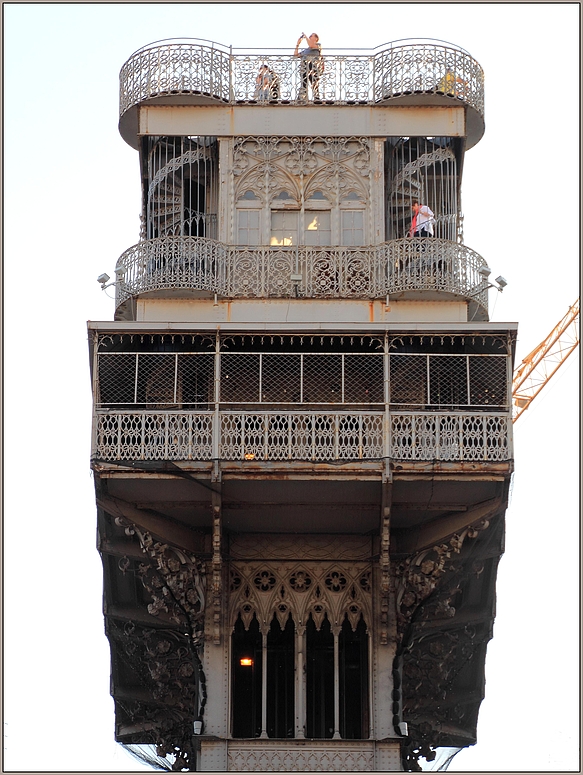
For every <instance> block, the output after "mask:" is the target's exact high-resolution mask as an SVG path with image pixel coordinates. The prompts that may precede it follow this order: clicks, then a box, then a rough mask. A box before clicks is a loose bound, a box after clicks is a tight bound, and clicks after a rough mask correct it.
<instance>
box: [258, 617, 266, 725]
mask: <svg viewBox="0 0 583 775" xmlns="http://www.w3.org/2000/svg"><path fill="white" fill-rule="evenodd" d="M261 639H262V643H261V646H262V652H261V734H260V735H259V737H262V738H266V737H267V633H266V632H262V633H261Z"/></svg>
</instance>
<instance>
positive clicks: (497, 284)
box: [468, 264, 508, 299]
mask: <svg viewBox="0 0 583 775" xmlns="http://www.w3.org/2000/svg"><path fill="white" fill-rule="evenodd" d="M478 274H479V275H480V277H481V278H482V279H481V281H480V282H479V283H478V286H477V288H476V290H475V291H474V292H473V293H470V294H468V298H470V299H471V298H472V297H473V296H477V295H478V294H479V293H482V292H483V291H487V290H488V289H489V288H496V290H497V291H500V293H502V291H503V290H504V288H506V286H507V285H508V282H507V281H506V279H505V278H504V277H502V275H498V277H497V278H496V279H495V280H494V282H493V283H490V282H488V278H489V277H490V275H491V274H492V270H491V269H490V267H489V266H486V265H485V264H484V265H483V266H481V267H479V269H478Z"/></svg>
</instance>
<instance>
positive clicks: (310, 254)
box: [116, 237, 488, 311]
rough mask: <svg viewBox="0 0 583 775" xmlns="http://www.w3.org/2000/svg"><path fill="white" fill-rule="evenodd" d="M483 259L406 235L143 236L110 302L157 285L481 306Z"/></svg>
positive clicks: (225, 293) (125, 257)
mask: <svg viewBox="0 0 583 775" xmlns="http://www.w3.org/2000/svg"><path fill="white" fill-rule="evenodd" d="M484 264H485V261H484V259H483V258H482V257H481V256H480V255H479V254H478V253H476V252H475V251H473V250H471V249H470V248H468V247H466V246H465V245H462V244H461V243H458V242H452V241H450V240H444V239H440V238H437V237H436V238H418V237H415V238H404V239H398V240H391V241H389V242H384V243H382V244H380V245H373V246H365V247H361V248H348V247H305V246H302V247H294V246H290V247H280V246H273V247H271V246H257V247H255V246H247V247H245V246H232V245H226V244H225V243H222V242H218V241H216V240H211V239H207V238H205V237H163V238H158V239H152V240H144V241H142V242H140V243H138V244H137V245H134V246H133V247H131V248H129V249H128V250H126V251H125V253H123V254H122V255H121V256H120V258H119V260H118V267H119V268H120V269H123V274H122V275H121V282H119V283H118V284H117V286H116V306H118V307H119V305H120V304H122V303H123V302H125V301H127V300H128V299H129V298H131V297H132V296H139V295H140V294H144V293H149V292H152V291H157V290H171V289H190V290H191V291H201V292H206V293H207V294H214V293H216V294H218V295H219V296H222V297H226V298H306V299H318V298H336V299H378V298H382V297H384V296H386V295H387V294H398V293H402V292H408V291H439V292H442V293H448V294H454V295H456V296H460V297H464V298H468V299H469V298H471V299H473V300H474V301H476V302H477V303H478V304H479V305H481V306H482V307H483V309H484V310H486V311H487V307H488V297H487V290H486V289H485V283H484V282H483V278H482V277H481V275H480V274H479V271H478V270H479V268H480V267H481V266H483V265H484Z"/></svg>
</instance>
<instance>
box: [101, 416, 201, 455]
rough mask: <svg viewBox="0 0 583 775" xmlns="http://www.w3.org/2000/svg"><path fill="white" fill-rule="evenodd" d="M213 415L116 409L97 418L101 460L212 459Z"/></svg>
mask: <svg viewBox="0 0 583 775" xmlns="http://www.w3.org/2000/svg"><path fill="white" fill-rule="evenodd" d="M212 433H213V414H212V413H211V412H208V413H202V412H201V413H192V412H116V413H106V414H105V413H103V414H102V413H99V414H98V415H97V417H96V428H95V445H94V456H95V457H96V458H98V459H99V460H210V459H211V458H212Z"/></svg>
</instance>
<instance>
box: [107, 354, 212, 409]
mask: <svg viewBox="0 0 583 775" xmlns="http://www.w3.org/2000/svg"><path fill="white" fill-rule="evenodd" d="M98 375H99V393H98V399H97V403H98V404H99V405H102V406H115V405H122V406H123V405H140V406H143V407H144V408H146V409H148V408H154V407H156V408H158V409H163V408H170V407H180V406H192V407H200V408H205V407H206V406H207V405H208V404H209V403H210V402H213V401H214V356H213V355H212V354H211V353H100V354H99V356H98Z"/></svg>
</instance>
